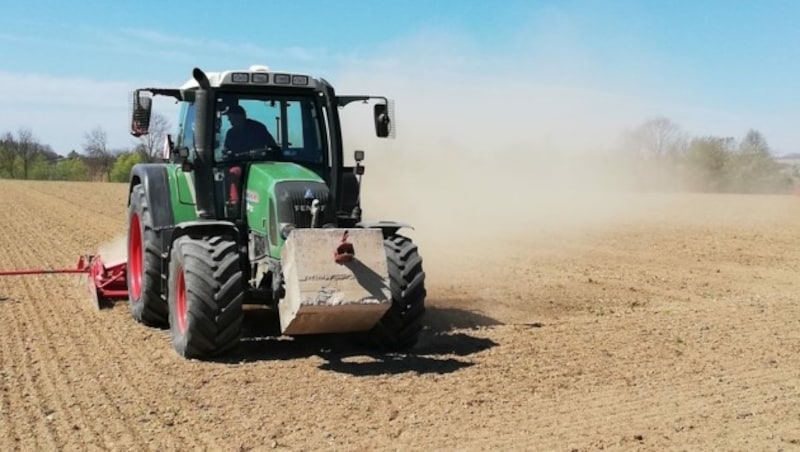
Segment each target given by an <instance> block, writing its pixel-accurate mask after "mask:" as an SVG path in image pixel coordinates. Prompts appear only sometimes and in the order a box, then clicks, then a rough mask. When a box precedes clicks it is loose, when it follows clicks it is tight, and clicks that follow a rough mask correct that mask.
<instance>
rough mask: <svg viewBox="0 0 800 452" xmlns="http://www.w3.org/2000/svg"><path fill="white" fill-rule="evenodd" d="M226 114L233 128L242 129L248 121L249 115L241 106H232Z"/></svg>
mask: <svg viewBox="0 0 800 452" xmlns="http://www.w3.org/2000/svg"><path fill="white" fill-rule="evenodd" d="M225 114H226V115H227V116H228V121H230V122H231V126H232V127H241V126H242V125H244V122H245V120H247V114H246V113H245V111H244V108H242V106H241V105H232V106H230V107H229V108H228V110H227V111H226V112H225Z"/></svg>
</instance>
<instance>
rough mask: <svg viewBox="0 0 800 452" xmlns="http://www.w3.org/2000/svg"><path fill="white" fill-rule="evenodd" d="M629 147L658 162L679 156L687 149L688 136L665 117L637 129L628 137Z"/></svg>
mask: <svg viewBox="0 0 800 452" xmlns="http://www.w3.org/2000/svg"><path fill="white" fill-rule="evenodd" d="M628 141H629V146H630V147H631V148H632V149H633V150H634V151H636V152H637V153H638V154H640V155H646V154H649V155H652V156H654V157H655V158H656V159H657V160H660V159H662V158H663V157H664V156H666V155H669V154H677V153H678V152H680V151H681V150H683V149H684V148H685V147H686V144H687V139H686V135H685V134H684V133H683V131H681V128H680V126H678V125H677V124H675V123H674V122H672V121H670V120H669V119H667V118H664V117H658V118H654V119H650V120H648V121H646V122H645V123H643V124H642V125H640V126H639V127H637V128H636V129H635V130H634V131H633V132H632V133H631V134H630V136H629V137H628Z"/></svg>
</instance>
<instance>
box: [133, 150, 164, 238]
mask: <svg viewBox="0 0 800 452" xmlns="http://www.w3.org/2000/svg"><path fill="white" fill-rule="evenodd" d="M167 170H168V167H167V165H164V164H159V163H139V164H137V165H134V166H133V169H132V170H131V178H130V183H129V186H128V205H130V203H131V197H130V194H131V192H132V191H133V187H134V186H135V185H139V184H141V185H142V187H143V188H144V192H145V196H147V204H148V205H149V206H150V215H151V217H152V219H153V226H154V227H155V228H156V229H160V228H165V227H169V226H172V225H173V224H175V218H174V215H173V212H172V206H171V204H170V203H171V200H172V196H171V194H170V188H169V174H168V172H167Z"/></svg>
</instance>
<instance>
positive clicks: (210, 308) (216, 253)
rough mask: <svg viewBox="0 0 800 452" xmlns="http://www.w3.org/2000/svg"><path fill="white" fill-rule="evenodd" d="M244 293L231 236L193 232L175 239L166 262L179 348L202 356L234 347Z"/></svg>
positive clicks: (172, 329)
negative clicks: (168, 262) (191, 234)
mask: <svg viewBox="0 0 800 452" xmlns="http://www.w3.org/2000/svg"><path fill="white" fill-rule="evenodd" d="M243 297H244V294H243V286H242V270H241V266H240V263H239V253H238V250H237V247H236V242H235V241H233V240H229V239H227V238H224V237H210V238H209V237H192V236H182V237H180V238H178V239H177V240H176V241H175V243H174V245H173V247H172V252H171V258H170V265H169V324H170V333H171V336H172V345H173V347H174V348H175V351H177V352H178V354H180V355H181V356H183V357H186V358H197V359H207V358H211V357H214V356H218V355H222V354H224V353H226V352H228V351H231V350H233V349H234V348H236V346H237V345H238V344H239V338H240V337H241V330H242V317H243V311H242V299H243Z"/></svg>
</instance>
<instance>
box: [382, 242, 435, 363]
mask: <svg viewBox="0 0 800 452" xmlns="http://www.w3.org/2000/svg"><path fill="white" fill-rule="evenodd" d="M383 244H384V248H385V249H386V260H387V263H388V267H389V288H390V290H391V293H392V306H391V307H390V308H389V310H388V311H386V314H384V316H383V318H381V320H380V322H378V324H377V325H375V327H374V328H373V329H372V331H371V332H370V339H371V341H372V343H373V344H374V345H375V346H377V347H378V348H380V349H384V350H402V349H407V348H410V347H412V346H414V345H415V344H416V343H417V340H418V339H419V335H420V332H422V326H423V325H422V319H423V317H424V314H425V296H426V295H427V292H426V290H425V272H424V271H423V269H422V257H420V255H419V252H418V250H417V246H416V245H414V243H413V242H412V241H411V239H409V238H408V237H404V236H402V235H397V234H395V235H391V236H389V237H387V238H386V239H384V241H383Z"/></svg>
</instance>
